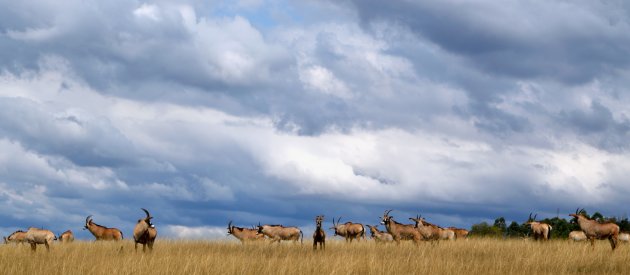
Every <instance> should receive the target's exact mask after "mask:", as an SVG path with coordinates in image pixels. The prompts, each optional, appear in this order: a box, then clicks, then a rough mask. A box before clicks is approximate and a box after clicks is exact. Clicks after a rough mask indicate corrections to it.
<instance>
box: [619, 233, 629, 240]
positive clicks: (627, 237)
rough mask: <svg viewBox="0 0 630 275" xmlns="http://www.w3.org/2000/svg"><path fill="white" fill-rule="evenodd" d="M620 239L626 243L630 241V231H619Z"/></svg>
mask: <svg viewBox="0 0 630 275" xmlns="http://www.w3.org/2000/svg"><path fill="white" fill-rule="evenodd" d="M619 241H620V242H624V243H627V242H630V233H628V232H622V233H619Z"/></svg>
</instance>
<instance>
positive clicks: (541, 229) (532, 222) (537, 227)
mask: <svg viewBox="0 0 630 275" xmlns="http://www.w3.org/2000/svg"><path fill="white" fill-rule="evenodd" d="M537 216H538V214H536V215H534V217H533V218H532V213H529V218H527V222H526V224H528V225H529V226H530V227H531V229H532V235H533V236H534V240H535V241H537V240H538V239H540V238H542V240H543V241H546V240H549V238H550V237H551V229H553V228H552V227H551V225H549V224H546V223H544V222H537V221H536V217H537Z"/></svg>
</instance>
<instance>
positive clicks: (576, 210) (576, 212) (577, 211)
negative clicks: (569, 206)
mask: <svg viewBox="0 0 630 275" xmlns="http://www.w3.org/2000/svg"><path fill="white" fill-rule="evenodd" d="M579 212H580V208H579V207H578V208H576V209H575V214H576V215H577V214H578V213H579Z"/></svg>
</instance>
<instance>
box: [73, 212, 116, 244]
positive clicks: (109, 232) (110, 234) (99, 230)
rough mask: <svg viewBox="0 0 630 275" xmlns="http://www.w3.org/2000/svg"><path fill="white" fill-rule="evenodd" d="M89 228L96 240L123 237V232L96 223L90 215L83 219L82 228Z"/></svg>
mask: <svg viewBox="0 0 630 275" xmlns="http://www.w3.org/2000/svg"><path fill="white" fill-rule="evenodd" d="M85 229H87V230H89V231H90V233H92V235H94V237H95V238H96V240H97V241H120V240H122V239H123V233H122V231H120V230H119V229H118V228H108V227H105V226H102V225H98V224H96V223H94V222H93V221H92V215H89V216H88V217H87V218H86V219H85V227H84V228H83V230H85Z"/></svg>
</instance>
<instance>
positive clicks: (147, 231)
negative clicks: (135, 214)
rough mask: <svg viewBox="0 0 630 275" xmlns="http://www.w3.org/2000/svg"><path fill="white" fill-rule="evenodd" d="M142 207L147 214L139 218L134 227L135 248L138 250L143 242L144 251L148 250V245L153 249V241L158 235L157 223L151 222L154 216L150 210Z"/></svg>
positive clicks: (150, 249)
mask: <svg viewBox="0 0 630 275" xmlns="http://www.w3.org/2000/svg"><path fill="white" fill-rule="evenodd" d="M140 209H142V211H144V213H145V214H147V216H146V217H144V218H142V219H139V220H138V222H137V223H136V226H135V227H134V228H133V240H134V248H135V249H136V251H138V244H142V252H145V251H146V247H147V246H148V247H149V251H153V243H154V242H155V238H156V237H157V229H156V228H155V225H153V223H151V219H153V217H151V214H149V211H148V210H146V209H144V208H140Z"/></svg>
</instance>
